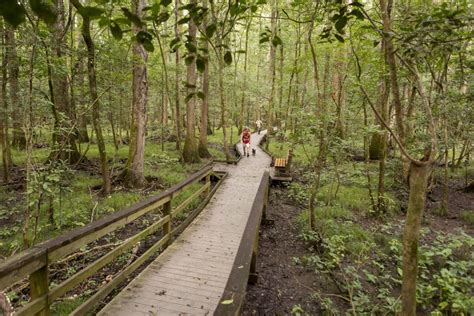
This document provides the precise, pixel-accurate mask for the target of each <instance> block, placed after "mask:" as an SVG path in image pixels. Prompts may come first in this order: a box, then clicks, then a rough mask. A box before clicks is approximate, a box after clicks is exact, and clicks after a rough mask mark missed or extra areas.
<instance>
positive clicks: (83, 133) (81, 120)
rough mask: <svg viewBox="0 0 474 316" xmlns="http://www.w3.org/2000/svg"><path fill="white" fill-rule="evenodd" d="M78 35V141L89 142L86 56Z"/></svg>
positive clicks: (79, 34)
mask: <svg viewBox="0 0 474 316" xmlns="http://www.w3.org/2000/svg"><path fill="white" fill-rule="evenodd" d="M77 36H78V40H77V49H78V50H80V51H79V54H78V59H77V61H76V64H77V67H76V86H77V90H78V96H77V103H76V110H79V115H77V124H78V126H77V130H78V141H79V142H81V143H88V142H89V134H88V133H87V113H85V112H84V104H85V102H84V58H83V54H82V51H81V49H80V48H81V43H82V41H81V40H80V39H81V37H82V34H81V33H78V34H77Z"/></svg>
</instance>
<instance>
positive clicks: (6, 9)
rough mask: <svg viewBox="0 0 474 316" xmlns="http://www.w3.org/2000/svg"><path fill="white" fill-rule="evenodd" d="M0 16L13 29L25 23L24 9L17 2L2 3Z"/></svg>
mask: <svg viewBox="0 0 474 316" xmlns="http://www.w3.org/2000/svg"><path fill="white" fill-rule="evenodd" d="M0 15H1V16H3V18H4V19H5V21H7V22H8V24H10V25H11V26H13V27H17V26H18V25H20V24H21V23H23V21H25V9H23V7H22V6H20V5H19V4H18V2H17V1H2V4H1V5H0Z"/></svg>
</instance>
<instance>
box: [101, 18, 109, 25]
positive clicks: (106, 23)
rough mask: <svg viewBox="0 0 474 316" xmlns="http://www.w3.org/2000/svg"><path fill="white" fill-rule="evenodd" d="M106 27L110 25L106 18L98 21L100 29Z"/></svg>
mask: <svg viewBox="0 0 474 316" xmlns="http://www.w3.org/2000/svg"><path fill="white" fill-rule="evenodd" d="M107 25H110V20H109V19H108V18H106V17H102V18H101V19H100V20H99V26H100V27H104V26H107Z"/></svg>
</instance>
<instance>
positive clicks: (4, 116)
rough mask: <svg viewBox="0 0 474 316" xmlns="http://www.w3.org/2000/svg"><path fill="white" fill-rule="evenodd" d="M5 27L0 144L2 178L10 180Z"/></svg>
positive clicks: (3, 36)
mask: <svg viewBox="0 0 474 316" xmlns="http://www.w3.org/2000/svg"><path fill="white" fill-rule="evenodd" d="M4 47H5V29H4V27H3V25H2V85H1V86H0V89H1V91H0V98H1V100H2V104H1V105H0V106H1V108H0V141H1V143H0V145H1V146H2V165H3V178H4V180H5V182H8V181H10V172H11V168H12V166H13V162H12V154H11V150H10V141H9V137H8V100H7V65H8V62H7V56H6V52H5V49H4Z"/></svg>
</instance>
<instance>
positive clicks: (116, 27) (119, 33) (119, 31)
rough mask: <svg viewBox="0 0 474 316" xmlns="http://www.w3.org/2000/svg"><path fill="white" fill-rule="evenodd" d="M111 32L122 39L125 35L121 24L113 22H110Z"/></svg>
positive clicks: (117, 38)
mask: <svg viewBox="0 0 474 316" xmlns="http://www.w3.org/2000/svg"><path fill="white" fill-rule="evenodd" d="M110 33H112V36H113V37H114V38H115V39H116V40H118V41H120V40H121V39H122V37H123V32H122V29H121V28H120V26H119V25H118V24H117V23H115V22H113V23H112V24H110Z"/></svg>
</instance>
